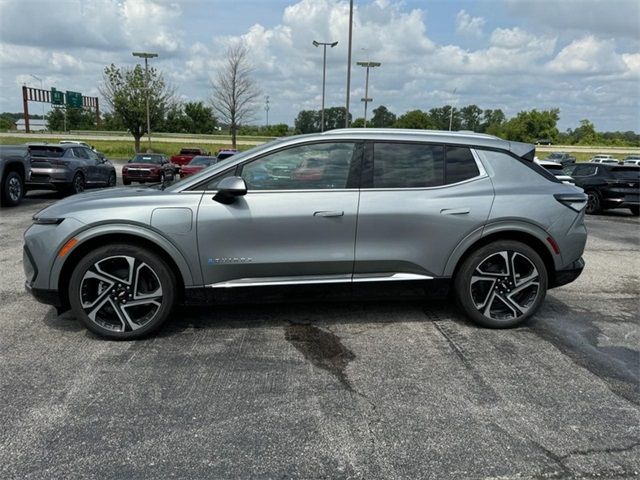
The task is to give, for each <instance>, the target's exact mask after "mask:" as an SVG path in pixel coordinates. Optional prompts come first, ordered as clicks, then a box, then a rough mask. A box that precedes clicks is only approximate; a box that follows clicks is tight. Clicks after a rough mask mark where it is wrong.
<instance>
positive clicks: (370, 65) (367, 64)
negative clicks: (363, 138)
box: [358, 62, 381, 128]
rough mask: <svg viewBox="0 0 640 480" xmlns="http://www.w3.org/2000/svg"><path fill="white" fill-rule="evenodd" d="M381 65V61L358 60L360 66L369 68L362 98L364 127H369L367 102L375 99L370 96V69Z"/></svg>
mask: <svg viewBox="0 0 640 480" xmlns="http://www.w3.org/2000/svg"><path fill="white" fill-rule="evenodd" d="M380 65H381V63H380V62H358V66H360V67H365V68H366V69H367V74H366V76H365V83H364V98H363V99H362V101H363V102H364V128H367V104H368V103H369V102H371V101H373V98H369V69H370V68H375V67H379V66H380Z"/></svg>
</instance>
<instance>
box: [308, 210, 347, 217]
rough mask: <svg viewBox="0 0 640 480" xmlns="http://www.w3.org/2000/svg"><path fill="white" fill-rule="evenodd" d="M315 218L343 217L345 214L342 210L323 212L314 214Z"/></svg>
mask: <svg viewBox="0 0 640 480" xmlns="http://www.w3.org/2000/svg"><path fill="white" fill-rule="evenodd" d="M313 216H314V217H342V216H344V212H343V211H342V210H321V211H318V212H313Z"/></svg>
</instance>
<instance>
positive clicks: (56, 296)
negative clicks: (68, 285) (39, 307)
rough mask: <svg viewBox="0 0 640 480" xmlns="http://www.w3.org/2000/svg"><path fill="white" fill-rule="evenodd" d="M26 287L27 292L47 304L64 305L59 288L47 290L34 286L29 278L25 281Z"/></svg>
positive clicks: (59, 306)
mask: <svg viewBox="0 0 640 480" xmlns="http://www.w3.org/2000/svg"><path fill="white" fill-rule="evenodd" d="M24 288H25V290H26V291H27V292H29V293H30V294H31V295H33V298H35V299H36V300H37V301H38V302H40V303H44V304H47V305H53V306H54V307H58V308H61V307H62V306H63V302H62V299H61V298H60V293H59V292H58V291H57V290H45V289H43V288H33V286H32V285H31V282H29V281H28V280H27V281H26V282H24Z"/></svg>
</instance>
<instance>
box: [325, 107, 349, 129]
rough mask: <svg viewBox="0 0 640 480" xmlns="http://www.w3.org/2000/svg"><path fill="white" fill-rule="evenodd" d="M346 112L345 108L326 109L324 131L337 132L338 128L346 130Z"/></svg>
mask: <svg viewBox="0 0 640 480" xmlns="http://www.w3.org/2000/svg"><path fill="white" fill-rule="evenodd" d="M345 112H346V109H345V107H331V108H325V109H324V129H325V130H335V129H336V128H344V125H345ZM349 124H351V114H349ZM318 125H319V123H318Z"/></svg>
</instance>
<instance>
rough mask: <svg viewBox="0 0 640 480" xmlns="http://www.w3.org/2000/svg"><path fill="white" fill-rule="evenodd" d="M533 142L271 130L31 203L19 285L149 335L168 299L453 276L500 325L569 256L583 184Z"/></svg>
mask: <svg viewBox="0 0 640 480" xmlns="http://www.w3.org/2000/svg"><path fill="white" fill-rule="evenodd" d="M533 153H534V146H533V145H529V144H522V143H517V142H507V141H503V140H500V139H498V138H496V137H492V136H489V135H478V134H463V133H452V132H427V131H419V130H392V129H380V130H378V129H345V130H334V131H330V132H325V133H322V134H314V135H304V136H297V137H288V138H283V139H279V140H275V141H273V142H271V143H268V144H264V145H261V146H258V147H255V148H253V149H251V150H248V151H246V152H242V153H238V154H236V155H234V156H233V157H230V158H229V159H226V160H224V161H222V162H219V163H216V164H215V165H213V166H211V167H208V168H206V169H204V170H202V171H201V172H198V173H196V174H194V175H192V176H189V177H188V178H186V179H184V180H181V181H180V182H178V183H176V184H174V185H172V186H171V187H169V188H166V189H164V190H163V189H162V188H161V187H154V188H138V189H131V188H128V189H123V188H120V189H111V190H105V191H100V192H93V193H85V194H82V195H75V196H73V197H70V198H68V199H65V200H62V201H60V202H58V203H56V204H54V205H52V206H50V207H48V208H46V209H44V210H42V211H41V212H39V213H38V214H37V215H36V216H35V217H34V224H33V225H32V226H31V227H30V228H29V229H28V230H27V231H26V233H25V246H24V267H25V273H26V277H27V281H26V287H27V289H28V290H29V291H30V292H31V293H32V294H33V295H34V296H35V297H36V298H37V299H38V300H40V301H42V302H45V303H49V304H53V305H56V306H57V307H58V309H59V311H63V310H66V309H69V308H71V309H72V311H73V312H74V314H75V315H76V317H77V318H78V319H79V320H80V321H81V322H82V323H84V325H86V327H87V328H89V329H90V330H92V331H93V332H95V333H97V334H99V335H102V336H105V337H110V338H118V339H124V338H138V337H142V336H144V335H148V334H150V333H151V332H154V331H155V330H157V329H158V328H159V327H160V325H161V324H162V323H163V322H164V321H165V320H166V319H167V318H168V317H169V316H170V315H171V311H172V309H173V307H174V306H175V305H176V304H177V303H185V304H192V303H208V302H223V301H225V302H226V301H229V300H230V299H231V300H236V301H238V300H239V299H243V298H244V299H247V298H248V299H249V300H250V301H254V302H255V301H256V300H257V299H260V298H264V295H261V294H263V293H268V297H269V298H272V294H274V292H280V291H281V289H285V291H286V292H288V293H289V294H290V295H291V296H293V297H295V298H307V297H305V295H307V294H309V293H310V294H312V295H315V296H316V298H317V295H318V294H319V292H321V291H322V292H323V293H336V294H338V295H342V296H343V297H344V296H345V295H346V296H348V297H350V298H353V297H354V296H359V295H362V294H363V293H364V294H367V295H369V294H375V293H376V292H379V291H380V290H376V289H374V288H373V287H380V286H381V287H382V291H383V292H384V293H387V294H388V293H389V292H395V293H397V294H398V295H400V296H404V295H408V294H410V293H415V292H418V293H419V294H420V295H427V296H432V295H441V294H444V293H446V292H447V290H448V289H449V287H451V288H450V289H451V290H452V293H453V294H454V295H455V297H456V299H457V301H458V303H459V305H460V307H461V308H462V310H463V311H464V312H465V313H466V314H467V315H468V317H469V318H470V319H471V320H473V321H474V322H476V323H478V324H480V325H483V326H488V327H498V328H499V327H510V326H514V325H517V324H519V323H521V322H522V321H523V320H525V319H527V318H528V317H530V316H531V315H533V314H534V313H535V312H536V310H537V309H538V307H539V306H540V304H541V303H542V301H543V299H544V297H545V294H546V291H547V289H548V288H553V287H557V286H560V285H564V284H566V283H568V282H571V281H573V280H574V279H575V278H577V277H578V275H580V273H581V271H582V269H583V267H584V262H583V260H582V258H581V256H582V253H583V250H584V246H585V242H586V235H587V234H586V229H585V227H584V224H583V219H584V207H585V205H586V199H587V197H586V195H584V193H582V190H581V189H578V188H576V187H574V186H571V185H566V184H563V183H562V182H560V181H558V180H557V179H556V178H555V177H554V176H553V175H551V174H550V173H549V172H547V171H546V170H544V169H543V168H541V167H539V166H538V165H536V164H535V163H534V162H533ZM332 287H333V288H332ZM321 289H322V290H321ZM292 292H293V294H292Z"/></svg>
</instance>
